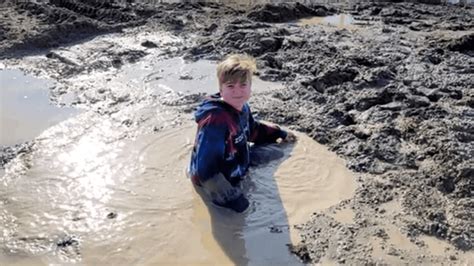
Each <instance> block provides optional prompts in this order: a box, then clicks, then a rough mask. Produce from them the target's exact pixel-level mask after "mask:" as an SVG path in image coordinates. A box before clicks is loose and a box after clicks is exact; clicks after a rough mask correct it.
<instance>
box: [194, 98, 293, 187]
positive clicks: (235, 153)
mask: <svg viewBox="0 0 474 266" xmlns="http://www.w3.org/2000/svg"><path fill="white" fill-rule="evenodd" d="M195 119H196V122H197V124H198V129H197V133H196V139H195V143H194V148H193V152H192V155H191V163H190V174H191V177H192V180H193V182H194V183H195V184H196V185H200V184H201V183H202V182H206V181H207V180H209V179H211V178H213V177H214V176H216V175H217V174H219V173H220V174H222V175H223V176H224V177H225V178H226V179H227V180H228V181H229V182H230V183H231V184H233V185H235V184H236V183H238V181H239V180H240V179H241V178H242V177H243V176H244V175H245V174H246V172H247V170H248V168H249V164H250V156H249V142H252V143H254V144H255V145H260V144H266V143H275V142H276V140H277V139H278V138H282V139H284V138H286V136H287V133H286V132H285V131H284V130H282V129H280V128H279V127H278V126H271V125H266V124H263V123H261V122H259V121H256V120H255V119H254V118H253V116H252V113H251V111H250V107H249V105H248V104H245V105H244V106H243V108H242V111H238V110H236V109H235V108H233V107H232V106H231V105H229V104H227V103H226V102H224V101H223V100H221V98H220V94H215V95H212V96H211V97H209V98H208V99H206V100H204V102H203V103H202V104H201V105H200V106H199V107H198V109H197V111H196V113H195Z"/></svg>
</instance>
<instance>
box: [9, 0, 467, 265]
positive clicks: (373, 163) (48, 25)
mask: <svg viewBox="0 0 474 266" xmlns="http://www.w3.org/2000/svg"><path fill="white" fill-rule="evenodd" d="M32 5H33V4H19V5H16V6H13V7H9V8H13V10H14V12H17V13H18V14H20V15H19V17H21V16H22V15H24V16H26V17H27V18H25V19H31V20H35V21H36V23H37V24H35V25H38V28H39V29H40V30H36V31H31V30H30V29H27V31H26V32H27V33H25V34H19V33H17V32H15V30H16V29H17V28H15V27H11V28H9V26H8V25H7V24H5V23H4V22H3V23H2V24H0V27H3V28H4V29H6V31H5V33H4V36H7V37H0V38H3V40H1V39H0V40H1V43H0V48H1V49H3V50H2V51H17V50H18V49H19V48H24V47H26V46H27V45H26V44H28V45H29V44H31V45H33V46H37V47H48V46H51V45H57V44H58V43H56V42H50V41H49V40H50V39H56V38H55V37H54V36H56V35H54V34H60V33H61V32H62V30H61V29H58V28H57V27H56V26H52V24H57V23H56V22H58V21H60V20H61V16H62V15H61V14H74V16H71V15H64V16H65V17H67V18H68V19H69V20H70V19H71V18H72V17H75V21H77V20H79V21H83V22H79V24H82V23H85V25H88V26H87V27H85V28H86V29H87V30H86V31H88V32H92V33H93V34H97V33H100V32H101V31H102V30H113V29H118V28H120V27H129V26H133V25H140V24H144V25H155V26H156V25H158V26H159V27H161V28H163V29H166V30H169V31H173V32H175V33H177V34H180V35H183V36H184V35H191V34H192V35H193V38H195V39H194V40H195V45H192V46H185V47H180V50H179V53H178V54H180V55H184V56H185V58H187V59H189V60H198V59H203V58H204V59H219V58H221V57H222V56H223V55H225V54H228V53H232V52H246V53H249V54H251V55H253V56H255V57H257V59H258V62H259V68H260V72H259V73H258V75H259V76H260V77H261V78H262V79H266V80H274V81H284V82H286V84H287V88H286V89H285V90H281V91H278V92H275V93H273V94H272V95H269V96H268V97H261V98H256V99H254V103H253V104H254V105H255V107H256V109H258V110H259V115H260V116H261V117H263V118H265V119H267V120H270V121H274V122H277V123H280V124H286V125H292V126H294V127H295V129H297V130H299V131H302V132H306V133H307V134H308V135H309V136H311V137H312V138H314V139H315V140H317V141H318V142H320V143H322V144H324V145H327V146H328V147H329V148H330V149H331V150H333V151H335V152H337V153H338V154H339V155H340V156H342V157H344V158H345V159H347V161H348V167H350V168H351V169H352V170H354V171H355V172H358V173H359V175H358V176H359V183H360V187H359V189H358V191H357V192H356V195H355V196H354V198H352V199H351V200H349V201H347V202H343V203H341V204H340V206H336V208H343V207H344V208H350V209H352V210H353V211H354V213H355V218H354V222H353V223H352V224H342V223H340V222H337V221H335V220H333V219H332V218H330V217H328V216H327V215H326V214H325V213H319V214H315V215H314V216H313V217H312V218H311V220H310V221H308V223H306V224H304V225H301V226H300V228H301V230H302V231H301V235H302V239H303V241H302V243H300V244H299V245H296V246H293V247H292V248H291V249H292V251H293V252H294V253H296V254H298V255H299V256H300V258H302V259H303V260H304V261H306V262H318V261H320V260H321V259H322V258H323V257H325V256H326V257H327V256H329V257H330V258H331V259H333V260H336V261H338V262H340V263H377V262H378V261H377V260H376V259H374V258H373V257H372V254H373V250H372V249H371V247H370V244H369V241H368V240H369V239H372V238H376V239H380V240H381V241H382V243H383V244H382V246H384V245H385V247H386V248H387V249H388V248H389V244H388V242H387V238H388V237H387V235H388V233H387V232H386V227H387V226H388V225H395V226H396V227H397V228H399V230H400V231H401V232H402V233H403V235H404V236H407V237H408V238H409V239H410V240H411V241H412V242H413V243H414V244H416V245H417V246H418V247H423V246H424V245H425V243H424V242H423V241H422V240H421V239H420V237H421V236H423V235H428V236H433V237H436V238H438V239H442V240H445V241H448V242H449V243H451V244H452V246H453V247H454V250H455V252H463V251H471V250H472V245H473V235H472V234H473V232H472V229H471V228H470V221H472V213H473V210H472V206H473V203H474V202H473V198H472V196H473V195H472V191H473V186H474V184H473V182H474V181H473V180H474V168H473V160H472V158H474V145H473V140H474V110H473V108H474V100H473V99H474V91H473V89H472V88H474V81H473V79H472V76H473V74H474V60H473V55H474V51H473V47H474V43H473V39H474V31H473V30H474V27H473V26H474V20H473V17H474V11H473V9H472V8H471V7H459V6H436V5H424V4H411V3H397V4H358V5H352V6H334V7H330V6H321V5H301V4H281V5H270V4H266V5H257V6H253V7H249V8H248V9H243V8H236V7H225V6H221V5H217V4H211V3H207V4H186V5H184V4H163V5H160V6H146V5H135V4H134V5H118V6H114V5H112V4H110V5H109V4H107V5H106V4H98V2H96V1H81V4H77V3H76V1H70V2H68V1H51V4H49V5H41V6H42V7H43V9H41V8H36V7H35V8H33V9H32V8H31V6H32ZM84 7H87V8H84ZM31 10H43V11H41V12H36V13H35V12H32V11H31ZM101 10H105V11H101ZM339 12H344V13H349V14H351V15H352V16H354V18H355V19H356V21H357V23H355V25H354V27H352V28H338V27H322V26H300V25H298V24H297V23H296V20H297V19H300V18H304V17H310V16H325V15H331V14H335V13H339ZM54 14H58V15H54ZM100 14H101V15H100ZM114 14H116V15H114ZM66 21H67V19H66ZM64 23H65V24H64V25H74V23H75V22H71V23H69V22H64ZM76 24H77V22H76ZM59 25H63V24H61V23H59ZM42 27H44V29H43V28H42ZM65 27H66V28H67V27H69V26H65ZM80 28H82V27H80ZM66 31H71V34H73V35H75V34H76V33H77V31H76V28H67V29H66ZM50 32H55V33H50ZM12 36H13V37H12ZM48 36H49V37H48ZM52 37H54V38H52ZM43 38H45V39H43ZM68 40H69V39H68ZM25 45H26V46H25ZM144 46H145V47H146V46H152V44H150V43H147V44H146V45H144ZM2 55H5V54H4V53H2ZM197 98H199V97H197ZM391 205H396V206H398V207H397V208H395V210H396V211H395V213H394V214H393V213H391V212H390V208H389V207H387V206H391ZM390 248H392V249H393V250H391V249H390V252H389V253H390V254H389V255H391V256H395V257H398V258H399V260H400V261H402V262H403V261H405V262H411V263H414V262H420V263H429V262H439V261H438V259H439V258H436V257H426V256H425V255H422V254H421V255H420V254H413V253H409V252H407V251H404V250H401V249H399V248H397V247H390ZM439 255H440V256H441V257H440V258H441V259H446V258H445V257H442V254H439ZM453 256H454V255H453ZM453 258H454V260H455V259H456V256H454V257H452V258H451V259H453Z"/></svg>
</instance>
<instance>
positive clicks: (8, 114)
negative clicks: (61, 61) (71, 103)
mask: <svg viewBox="0 0 474 266" xmlns="http://www.w3.org/2000/svg"><path fill="white" fill-rule="evenodd" d="M52 85H53V84H52V83H51V82H48V81H46V80H41V79H37V78H34V77H30V76H27V75H25V74H24V73H23V72H21V71H19V70H0V146H1V145H4V146H6V145H14V144H18V143H21V142H24V141H27V140H31V139H33V138H34V137H36V136H38V135H39V134H40V133H41V132H42V131H44V130H45V129H47V128H48V127H51V126H52V125H54V124H57V123H58V122H60V121H62V120H65V119H67V118H69V117H71V116H73V115H75V114H77V113H78V111H77V110H76V109H73V108H67V107H64V108H59V107H56V106H54V105H52V104H51V103H50V101H49V90H48V88H49V87H50V86H52Z"/></svg>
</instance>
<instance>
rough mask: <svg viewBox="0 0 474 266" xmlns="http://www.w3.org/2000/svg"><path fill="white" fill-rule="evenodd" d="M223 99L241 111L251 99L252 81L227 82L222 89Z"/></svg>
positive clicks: (222, 85)
mask: <svg viewBox="0 0 474 266" xmlns="http://www.w3.org/2000/svg"><path fill="white" fill-rule="evenodd" d="M220 91H221V97H222V99H224V101H225V102H226V103H228V104H230V105H232V106H233V107H234V108H235V109H237V110H239V111H241V110H242V107H243V106H244V104H245V103H246V102H247V101H248V100H249V99H250V94H251V92H252V90H251V81H249V80H248V79H238V80H230V81H225V82H223V83H222V84H221V87H220Z"/></svg>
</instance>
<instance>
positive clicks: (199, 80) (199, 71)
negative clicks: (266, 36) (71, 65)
mask: <svg viewBox="0 0 474 266" xmlns="http://www.w3.org/2000/svg"><path fill="white" fill-rule="evenodd" d="M137 70H139V71H140V74H139V75H137ZM215 72H216V63H215V62H212V61H209V60H200V61H197V62H191V63H187V62H185V61H184V60H183V59H182V58H180V57H175V58H170V59H165V60H159V61H156V62H154V63H153V64H150V63H149V62H143V63H137V64H135V65H133V66H128V67H125V68H124V70H123V76H122V77H121V79H123V81H124V82H130V81H132V82H135V83H136V84H143V86H145V87H150V88H155V89H157V90H161V91H176V92H179V93H184V94H189V93H193V94H196V93H203V94H213V93H216V92H217V91H218V87H217V84H218V82H217V77H216V75H215ZM119 80H120V79H119ZM282 87H283V85H282V84H279V83H275V82H266V81H263V80H261V79H259V78H257V77H254V78H253V82H252V90H253V91H254V92H255V93H259V92H266V91H270V90H276V89H280V88H282Z"/></svg>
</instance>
